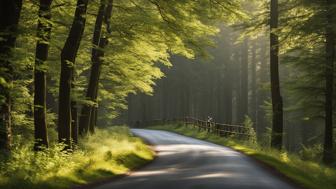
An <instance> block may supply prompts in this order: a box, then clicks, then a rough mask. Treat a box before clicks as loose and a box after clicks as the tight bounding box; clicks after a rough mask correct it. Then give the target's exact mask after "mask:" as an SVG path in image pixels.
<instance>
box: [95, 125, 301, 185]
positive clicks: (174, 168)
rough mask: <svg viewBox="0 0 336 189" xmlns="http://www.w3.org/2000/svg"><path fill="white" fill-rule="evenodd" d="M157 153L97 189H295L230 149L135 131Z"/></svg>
mask: <svg viewBox="0 0 336 189" xmlns="http://www.w3.org/2000/svg"><path fill="white" fill-rule="evenodd" d="M132 132H133V133H134V134H135V135H136V136H139V137H141V138H143V139H145V140H146V141H148V142H149V143H150V144H152V145H153V147H154V148H155V150H156V151H157V158H156V159H155V160H154V162H152V163H150V164H149V165H148V166H145V167H144V168H143V169H141V170H138V171H135V172H133V173H131V174H130V175H129V176H127V177H123V178H121V179H116V180H114V181H112V182H110V183H107V184H104V185H101V186H98V187H96V188H95V189H294V188H295V187H294V186H292V185H290V184H289V183H286V182H285V181H283V180H282V179H281V178H278V177H277V176H274V174H272V173H270V172H269V171H267V170H265V169H264V168H262V167H260V166H259V165H258V164H257V163H256V162H254V161H253V160H251V159H250V158H249V157H247V156H245V155H243V154H241V153H239V152H236V151H234V150H232V149H230V148H227V147H223V146H219V145H216V144H213V143H209V142H205V141H201V140H197V139H193V138H189V137H185V136H182V135H178V134H175V133H171V132H166V131H157V130H146V129H132Z"/></svg>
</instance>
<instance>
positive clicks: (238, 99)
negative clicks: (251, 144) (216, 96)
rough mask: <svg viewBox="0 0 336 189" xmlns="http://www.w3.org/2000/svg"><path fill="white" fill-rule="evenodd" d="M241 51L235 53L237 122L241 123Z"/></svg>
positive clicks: (237, 50)
mask: <svg viewBox="0 0 336 189" xmlns="http://www.w3.org/2000/svg"><path fill="white" fill-rule="evenodd" d="M240 55H241V53H240V50H239V49H236V52H235V53H234V55H233V58H234V61H235V66H234V73H235V82H234V84H235V124H240V123H241V120H242V117H243V116H242V115H241V113H242V111H241V77H240V76H241V56H240Z"/></svg>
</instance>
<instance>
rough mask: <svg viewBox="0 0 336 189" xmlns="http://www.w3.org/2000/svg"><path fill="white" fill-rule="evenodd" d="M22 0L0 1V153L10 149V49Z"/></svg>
mask: <svg viewBox="0 0 336 189" xmlns="http://www.w3.org/2000/svg"><path fill="white" fill-rule="evenodd" d="M21 8H22V0H1V1H0V38H1V40H0V67H1V68H2V70H0V79H1V80H3V81H2V82H0V151H3V152H5V153H7V152H9V151H10V147H11V97H10V89H11V85H12V80H13V66H12V63H11V60H10V59H11V57H12V48H13V47H14V46H15V41H16V32H17V26H18V23H19V19H20V13H21Z"/></svg>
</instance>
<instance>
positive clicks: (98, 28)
mask: <svg viewBox="0 0 336 189" xmlns="http://www.w3.org/2000/svg"><path fill="white" fill-rule="evenodd" d="M105 7H106V6H105V3H104V1H101V5H100V7H99V10H98V16H97V19H96V23H95V31H94V34H93V45H94V47H93V49H92V57H91V61H92V65H91V73H90V79H89V84H88V89H87V91H86V99H87V100H90V101H93V102H95V103H97V96H98V85H99V78H100V70H101V65H102V60H101V59H102V57H103V56H104V52H103V49H104V48H105V46H106V45H107V43H108V40H107V38H105V37H102V24H103V21H105V23H106V25H107V27H106V28H107V32H108V33H109V32H110V24H109V22H110V18H111V15H112V7H113V0H109V2H108V5H107V7H106V8H105ZM91 119H93V120H91ZM96 122H97V107H94V106H90V105H89V104H84V105H83V107H82V112H81V118H80V122H79V124H80V126H79V127H80V134H81V135H83V134H86V133H87V131H90V132H91V133H93V132H94V127H95V125H96Z"/></svg>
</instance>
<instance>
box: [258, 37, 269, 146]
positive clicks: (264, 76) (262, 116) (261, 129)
mask: <svg viewBox="0 0 336 189" xmlns="http://www.w3.org/2000/svg"><path fill="white" fill-rule="evenodd" d="M263 41H264V39H263ZM265 41H266V40H265ZM265 41H264V42H262V43H260V56H259V59H260V70H259V72H258V77H259V78H258V90H257V111H258V112H257V121H256V122H257V124H256V133H257V137H258V140H263V135H264V133H265V132H266V113H265V110H264V108H263V107H262V106H263V105H264V102H265V100H266V99H267V97H268V93H267V92H266V91H265V89H264V85H265V84H266V83H267V82H268V71H267V70H268V69H267V67H268V65H267V60H268V58H267V57H268V56H267V54H268V53H267V49H266V46H267V45H266V42H265Z"/></svg>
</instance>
